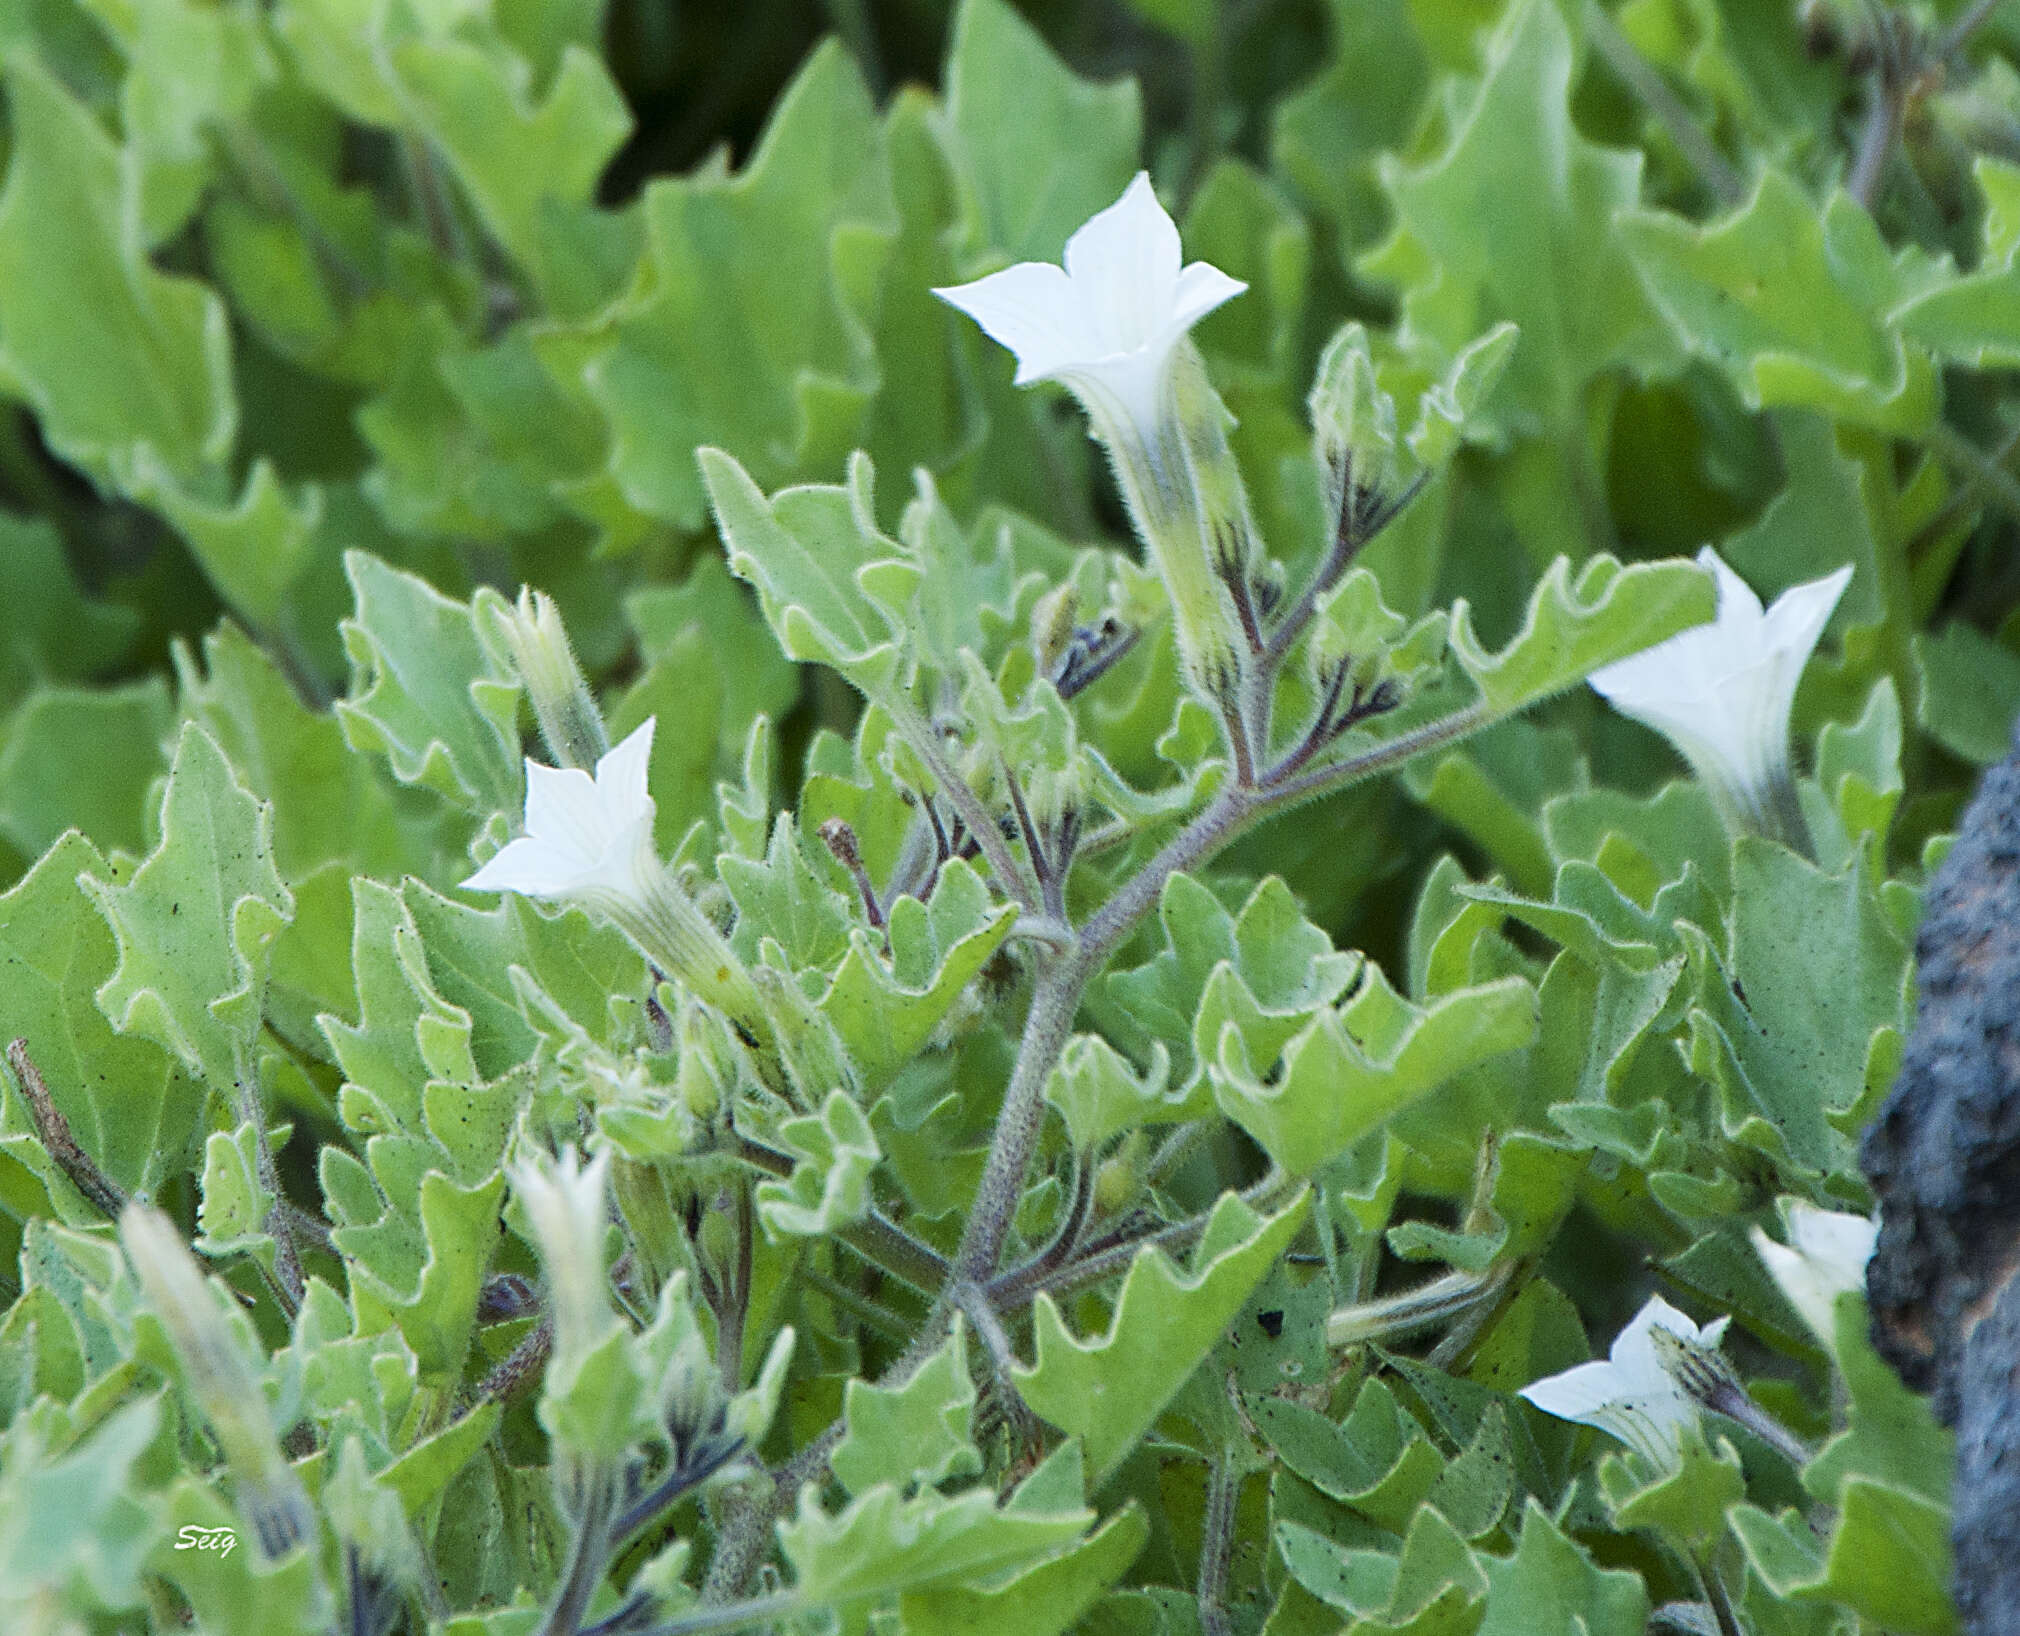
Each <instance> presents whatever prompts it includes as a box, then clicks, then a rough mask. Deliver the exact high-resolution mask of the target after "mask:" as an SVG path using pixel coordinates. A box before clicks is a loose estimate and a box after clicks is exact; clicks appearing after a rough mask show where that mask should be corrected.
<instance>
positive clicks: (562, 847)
mask: <svg viewBox="0 0 2020 1636" xmlns="http://www.w3.org/2000/svg"><path fill="white" fill-rule="evenodd" d="M654 720H655V718H653V717H647V718H646V720H645V722H644V723H643V724H642V725H641V726H640V727H639V728H638V729H637V731H635V732H634V733H633V734H632V735H631V736H630V737H629V738H627V739H626V740H625V741H624V742H623V743H622V744H620V745H618V746H617V748H616V749H614V750H612V751H611V752H610V753H609V754H608V755H606V756H604V757H603V758H602V759H601V760H600V761H598V762H597V763H596V776H595V777H594V778H591V777H590V776H589V774H588V773H586V772H583V771H582V770H581V769H580V768H576V767H543V766H541V765H540V763H539V762H537V761H532V760H529V761H528V762H527V763H526V833H525V834H524V835H522V836H520V837H519V839H518V840H516V841H513V842H511V843H510V844H509V845H507V846H506V847H504V848H503V849H502V850H501V851H500V852H499V853H498V855H497V856H496V857H495V858H493V859H492V860H491V861H490V862H489V863H487V864H486V865H484V867H483V868H482V869H480V870H478V871H477V873H476V874H474V875H472V876H471V877H470V878H469V879H468V880H466V881H465V882H463V884H464V885H465V886H466V887H468V888H470V889H471V890H473V891H478V892H523V893H524V894H525V895H526V896H527V897H535V898H566V897H593V896H595V895H597V894H600V893H615V894H617V895H619V896H621V897H627V898H631V899H634V900H643V899H645V898H646V897H647V896H648V895H649V894H650V892H651V890H652V887H653V884H654V882H653V880H652V878H651V877H654V876H657V875H658V873H659V869H660V866H659V857H658V854H657V853H656V852H655V851H654V850H653V842H652V819H653V811H654V808H653V803H652V796H651V794H650V793H649V792H648V791H647V789H646V783H645V772H646V764H647V763H648V762H649V761H650V760H651V759H652V731H653V724H654Z"/></svg>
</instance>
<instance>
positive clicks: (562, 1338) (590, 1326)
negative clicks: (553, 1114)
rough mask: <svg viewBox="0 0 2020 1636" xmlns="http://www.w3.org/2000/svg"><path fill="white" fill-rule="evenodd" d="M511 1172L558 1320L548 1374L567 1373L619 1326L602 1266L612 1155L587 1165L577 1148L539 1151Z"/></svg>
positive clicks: (514, 1187)
mask: <svg viewBox="0 0 2020 1636" xmlns="http://www.w3.org/2000/svg"><path fill="white" fill-rule="evenodd" d="M510 1175H511V1181H512V1191H513V1193H514V1195H515V1196H516V1197H517V1198H518V1200H519V1202H520V1203H521V1204H522V1205H523V1206H524V1207H525V1210H526V1216H527V1220H528V1222H529V1223H530V1225H531V1226H532V1229H533V1239H534V1242H535V1244H536V1245H537V1246H538V1247H539V1250H540V1264H541V1266H542V1267H543V1268H544V1269H545V1271H546V1274H547V1286H546V1287H547V1303H548V1308H547V1309H548V1311H549V1313H550V1314H551V1315H552V1316H553V1320H554V1361H553V1363H552V1364H551V1365H550V1366H549V1371H550V1374H551V1375H553V1376H557V1377H559V1376H566V1375H568V1374H570V1373H572V1372H573V1371H574V1370H575V1369H577V1368H579V1367H580V1365H581V1362H582V1360H583V1359H584V1358H585V1357H587V1356H588V1355H589V1354H590V1353H591V1352H593V1351H594V1350H595V1349H596V1348H597V1346H599V1345H600V1344H601V1343H602V1342H603V1341H604V1340H605V1339H606V1338H607V1337H608V1336H609V1335H610V1333H611V1332H612V1331H613V1330H615V1329H616V1328H617V1327H618V1323H617V1315H616V1313H615V1312H614V1311H612V1309H611V1305H610V1295H609V1278H608V1275H607V1273H606V1271H605V1268H604V1264H603V1240H604V1227H605V1225H606V1223H607V1222H608V1221H609V1204H608V1200H607V1193H608V1184H609V1180H610V1157H609V1155H608V1154H601V1153H600V1154H598V1155H597V1156H596V1157H595V1158H594V1159H592V1160H591V1161H590V1162H589V1163H588V1164H586V1165H585V1164H583V1163H582V1160H581V1156H580V1155H579V1154H577V1153H576V1151H575V1149H573V1148H572V1147H571V1148H567V1149H565V1150H563V1152H562V1154H561V1156H560V1158H559V1159H550V1158H548V1157H547V1156H546V1155H545V1154H540V1155H537V1156H536V1157H534V1158H532V1159H530V1160H524V1161H521V1162H520V1163H518V1164H515V1165H514V1166H513V1167H512V1168H511V1172H510Z"/></svg>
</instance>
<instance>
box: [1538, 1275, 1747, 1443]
mask: <svg viewBox="0 0 2020 1636" xmlns="http://www.w3.org/2000/svg"><path fill="white" fill-rule="evenodd" d="M1729 1321H1730V1320H1728V1319H1725V1318H1719V1319H1716V1320H1714V1321H1713V1322H1711V1323H1708V1324H1706V1325H1704V1326H1703V1327H1702V1328H1700V1327H1699V1326H1698V1325H1696V1324H1694V1323H1692V1322H1691V1321H1690V1320H1689V1319H1688V1318H1686V1317H1685V1316H1684V1315H1683V1314H1682V1313H1681V1312H1678V1311H1677V1310H1676V1308H1675V1307H1673V1306H1671V1305H1670V1304H1669V1303H1668V1302H1667V1301H1665V1300H1663V1299H1662V1297H1661V1296H1659V1295H1658V1296H1653V1297H1651V1298H1650V1300H1649V1302H1648V1305H1646V1306H1645V1307H1643V1308H1642V1309H1641V1311H1640V1312H1638V1313H1636V1314H1635V1316H1634V1320H1633V1321H1632V1322H1631V1323H1629V1324H1628V1326H1627V1327H1626V1328H1625V1329H1623V1330H1622V1331H1621V1332H1620V1333H1619V1335H1617V1336H1616V1337H1614V1341H1613V1346H1612V1349H1611V1350H1610V1351H1609V1352H1608V1353H1607V1356H1606V1359H1605V1361H1604V1362H1600V1361H1598V1360H1595V1361H1593V1362H1591V1363H1581V1364H1579V1365H1578V1367H1577V1368H1575V1369H1566V1370H1565V1371H1564V1372H1563V1373H1562V1374H1557V1375H1548V1376H1546V1377H1545V1378H1543V1379H1542V1380H1539V1381H1534V1382H1532V1383H1531V1384H1529V1385H1527V1386H1525V1387H1523V1388H1522V1396H1524V1397H1525V1398H1527V1399H1528V1400H1529V1401H1530V1402H1531V1403H1533V1404H1535V1405H1536V1407H1537V1408H1539V1409H1541V1410H1542V1411H1543V1412H1544V1413H1545V1414H1552V1415H1555V1416H1557V1418H1558V1419H1560V1420H1575V1421H1578V1422H1579V1423H1580V1424H1581V1425H1586V1426H1597V1427H1598V1428H1599V1429H1600V1430H1601V1431H1603V1432H1608V1433H1610V1434H1611V1435H1613V1436H1614V1437H1617V1438H1619V1439H1620V1441H1621V1442H1623V1443H1625V1444H1626V1445H1627V1446H1628V1447H1629V1448H1631V1449H1633V1450H1634V1451H1635V1452H1636V1453H1638V1454H1641V1455H1644V1456H1646V1457H1647V1458H1648V1459H1649V1460H1651V1461H1653V1462H1654V1463H1655V1464H1656V1465H1658V1466H1664V1467H1669V1466H1674V1465H1676V1464H1677V1462H1678V1458H1679V1451H1678V1439H1679V1438H1680V1437H1681V1435H1682V1433H1683V1430H1684V1428H1685V1427H1686V1426H1690V1425H1693V1424H1695V1423H1696V1421H1697V1413H1698V1410H1697V1401H1696V1399H1694V1398H1693V1397H1692V1396H1691V1394H1690V1393H1689V1392H1687V1391H1686V1390H1685V1389H1684V1387H1683V1384H1682V1382H1680V1381H1679V1380H1677V1379H1676V1377H1675V1376H1673V1375H1672V1374H1671V1373H1670V1372H1669V1371H1668V1370H1667V1369H1666V1368H1664V1367H1663V1363H1662V1354H1661V1351H1660V1349H1659V1348H1658V1347H1657V1344H1656V1342H1655V1339H1654V1336H1653V1333H1652V1332H1653V1331H1654V1330H1657V1329H1665V1330H1667V1331H1668V1332H1669V1333H1670V1334H1672V1335H1674V1336H1676V1337H1677V1338H1678V1339H1679V1340H1682V1341H1685V1342H1688V1343H1689V1344H1690V1345H1691V1346H1693V1347H1701V1348H1703V1349H1704V1350H1706V1351H1715V1350H1716V1349H1717V1347H1718V1343H1719V1341H1720V1340H1721V1339H1722V1338H1723V1337H1724V1335H1725V1327H1726V1324H1727V1323H1728V1322H1729Z"/></svg>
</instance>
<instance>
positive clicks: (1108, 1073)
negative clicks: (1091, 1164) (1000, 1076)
mask: <svg viewBox="0 0 2020 1636" xmlns="http://www.w3.org/2000/svg"><path fill="white" fill-rule="evenodd" d="M1045 1100H1046V1101H1048V1102H1050V1103H1051V1104H1052V1105H1053V1106H1054V1107H1055V1108H1057V1109H1058V1110H1059V1112H1060V1116H1061V1117H1062V1118H1064V1119H1065V1121H1066V1128H1067V1130H1068V1131H1069V1132H1071V1133H1072V1136H1073V1145H1074V1146H1075V1147H1076V1148H1078V1149H1079V1150H1080V1151H1081V1152H1082V1153H1092V1152H1093V1151H1094V1150H1095V1149H1096V1148H1098V1147H1100V1146H1101V1144H1102V1143H1103V1142H1105V1141H1107V1140H1108V1138H1109V1137H1111V1136H1115V1135H1119V1134H1120V1133H1121V1132H1123V1131H1126V1130H1134V1129H1136V1128H1137V1127H1138V1126H1139V1125H1171V1124H1177V1123H1179V1122H1180V1121H1181V1120H1186V1119H1197V1118H1199V1117H1200V1116H1201V1115H1202V1114H1204V1113H1205V1112H1206V1111H1207V1101H1206V1096H1205V1085H1204V1083H1203V1082H1196V1083H1195V1085H1194V1088H1193V1089H1192V1090H1190V1091H1186V1090H1178V1091H1174V1090H1172V1089H1171V1053H1170V1052H1169V1051H1168V1050H1167V1049H1166V1048H1165V1045H1164V1042H1163V1041H1162V1040H1159V1041H1158V1042H1156V1043H1155V1044H1154V1045H1153V1046H1152V1047H1151V1055H1150V1065H1149V1066H1148V1067H1147V1068H1146V1069H1145V1070H1144V1071H1143V1072H1142V1073H1138V1072H1137V1071H1136V1069H1135V1068H1134V1067H1132V1066H1131V1065H1130V1062H1129V1059H1128V1058H1127V1057H1125V1056H1123V1054H1122V1053H1121V1052H1120V1051H1118V1050H1116V1049H1115V1047H1114V1046H1112V1045H1110V1044H1109V1043H1108V1041H1107V1040H1105V1039H1103V1038H1102V1037H1101V1036H1100V1035H1099V1034H1075V1035H1074V1036H1073V1038H1071V1039H1070V1040H1068V1041H1067V1042H1066V1048H1065V1049H1064V1050H1063V1051H1061V1052H1060V1053H1059V1066H1058V1067H1056V1068H1054V1069H1053V1070H1052V1074H1051V1076H1050V1077H1049V1078H1048V1079H1047V1080H1046V1081H1045Z"/></svg>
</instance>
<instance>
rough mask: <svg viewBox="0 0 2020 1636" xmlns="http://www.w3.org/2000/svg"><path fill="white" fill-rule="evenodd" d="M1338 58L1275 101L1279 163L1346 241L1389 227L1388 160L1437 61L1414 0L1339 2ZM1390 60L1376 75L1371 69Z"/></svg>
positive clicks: (1275, 160)
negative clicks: (1410, 0) (1383, 173)
mask: <svg viewBox="0 0 2020 1636" xmlns="http://www.w3.org/2000/svg"><path fill="white" fill-rule="evenodd" d="M1328 9H1329V10H1330V12H1331V22H1332V29H1331V38H1332V55H1331V58H1330V59H1329V61H1328V62H1327V64H1326V66H1325V68H1324V69H1322V70H1321V71H1320V73H1319V74H1318V75H1317V76H1316V77H1315V78H1313V79H1312V80H1310V81H1309V82H1307V83H1306V84H1305V85H1303V86H1301V87H1299V89H1297V90H1296V91H1294V92H1292V93H1291V94H1290V95H1289V96H1287V97H1285V98H1283V99H1282V100H1281V101H1279V102H1278V103H1277V105H1276V108H1275V110H1274V113H1273V117H1272V120H1271V126H1270V159H1271V162H1272V165H1273V167H1274V168H1275V169H1276V170H1277V171H1278V172H1279V173H1281V174H1282V175H1283V176H1284V177H1285V178H1286V179H1287V180H1288V181H1289V182H1290V183H1291V185H1292V186H1293V187H1294V188H1296V189H1297V191H1298V192H1299V193H1300V194H1302V195H1303V196H1304V197H1305V198H1306V199H1307V200H1309V201H1310V202H1311V204H1312V206H1313V207H1314V208H1315V209H1317V210H1319V211H1321V212H1323V213H1324V214H1325V215H1327V216H1329V217H1331V218H1332V220H1333V222H1334V224H1335V226H1336V227H1337V228H1338V230H1339V232H1340V237H1341V242H1342V244H1343V245H1346V246H1351V247H1359V246H1361V245H1364V244H1366V243H1368V242H1369V241H1370V240H1371V239H1372V238H1373V237H1374V236H1375V234H1376V232H1377V231H1378V230H1379V229H1380V228H1381V226H1382V224H1383V220H1384V204H1383V199H1382V195H1381V192H1380V190H1379V188H1378V187H1377V184H1376V174H1377V168H1378V165H1379V163H1380V160H1381V156H1382V155H1384V154H1388V153H1394V152H1400V151H1401V150H1402V149H1403V148H1404V147H1405V145H1406V144H1407V143H1408V141H1409V138H1410V136H1411V134H1412V131H1413V130H1414V128H1415V126H1416V124H1417V121H1418V118H1419V116H1420V114H1421V111H1422V98H1423V95H1424V90H1425V86H1426V84H1427V82H1428V81H1429V79H1430V66H1431V65H1430V62H1429V60H1428V58H1427V55H1426V53H1425V50H1424V44H1423V41H1422V40H1421V39H1420V38H1419V36H1418V32H1417V27H1416V24H1415V23H1414V21H1413V20H1412V17H1411V8H1410V6H1409V5H1408V4H1407V3H1406V0H1372V3H1371V0H1332V3H1331V5H1330V7H1329V8H1328ZM1371 62H1379V63H1381V64H1382V72H1381V73H1379V74H1370V73H1369V72H1368V71H1367V65H1368V64H1369V63H1371Z"/></svg>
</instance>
